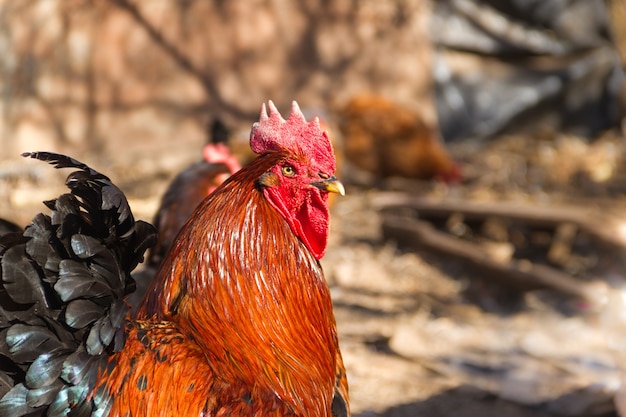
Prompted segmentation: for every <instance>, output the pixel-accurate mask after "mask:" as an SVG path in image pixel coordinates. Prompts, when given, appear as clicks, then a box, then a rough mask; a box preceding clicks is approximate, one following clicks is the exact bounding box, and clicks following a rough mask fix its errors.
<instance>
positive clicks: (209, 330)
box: [143, 160, 338, 415]
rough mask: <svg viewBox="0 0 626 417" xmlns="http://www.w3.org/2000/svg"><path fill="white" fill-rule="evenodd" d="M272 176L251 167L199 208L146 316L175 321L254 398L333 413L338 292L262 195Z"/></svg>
mask: <svg viewBox="0 0 626 417" xmlns="http://www.w3.org/2000/svg"><path fill="white" fill-rule="evenodd" d="M257 161H258V160H257ZM261 162H262V161H261ZM266 170H267V163H266V164H265V165H264V164H262V163H257V165H252V166H249V167H248V168H246V169H244V170H242V171H240V172H239V173H237V174H235V175H234V176H233V177H232V178H231V179H230V180H229V181H228V182H227V183H225V184H224V186H223V187H222V188H221V189H219V190H218V191H217V192H216V193H215V194H213V195H212V196H211V197H209V198H208V199H207V200H205V201H204V202H203V204H201V206H200V207H199V208H198V210H197V211H196V214H195V217H193V219H192V220H191V221H190V222H188V223H187V225H186V226H185V228H184V229H183V231H182V232H181V234H180V235H179V237H178V238H177V240H176V243H175V247H174V250H173V253H171V254H170V255H171V256H170V257H169V258H168V259H167V260H166V261H165V263H164V264H163V265H162V268H161V271H160V273H159V275H158V276H157V277H156V278H155V281H161V284H158V283H154V285H153V286H152V289H151V291H150V293H149V296H148V298H147V302H146V304H145V305H144V308H143V314H144V316H149V315H151V314H156V315H157V317H159V318H160V319H168V320H172V321H174V322H176V323H177V325H178V327H179V328H180V329H181V331H182V332H183V333H184V334H186V335H187V336H189V337H190V338H191V339H193V340H194V341H195V343H197V344H198V345H199V346H200V347H201V349H202V350H203V351H204V352H205V353H206V356H207V358H208V360H209V364H210V366H211V367H212V368H213V369H214V372H215V374H216V375H222V376H224V378H226V380H229V381H239V383H240V384H243V385H244V386H247V387H249V391H250V396H251V398H252V399H253V400H254V399H255V398H258V399H261V398H267V396H268V393H272V395H274V396H275V397H276V398H277V399H280V400H281V401H284V402H286V403H288V404H289V405H290V407H291V408H292V409H293V411H294V412H295V413H296V414H297V415H327V414H329V413H330V408H331V407H330V404H331V401H332V396H333V391H334V381H335V367H336V357H337V345H338V342H337V335H336V330H335V319H334V316H333V312H332V303H331V299H330V293H329V290H328V287H327V285H326V283H325V280H324V276H323V272H322V269H321V267H320V265H319V262H318V261H317V260H316V259H315V258H314V256H313V255H312V254H311V253H310V252H309V250H308V249H307V248H306V246H305V245H304V244H303V243H302V242H301V241H300V240H299V239H298V238H297V237H296V236H295V235H294V234H293V232H292V231H291V229H290V227H289V225H288V224H287V222H286V221H285V219H283V218H282V217H281V216H280V215H279V214H278V212H277V211H276V210H275V209H274V208H273V207H272V206H271V205H270V204H269V203H268V202H267V201H266V200H265V198H264V197H263V194H262V192H261V191H260V190H259V189H257V187H256V183H255V181H256V179H257V178H259V177H260V175H262V173H263V172H265V171H266ZM158 288H162V289H158Z"/></svg>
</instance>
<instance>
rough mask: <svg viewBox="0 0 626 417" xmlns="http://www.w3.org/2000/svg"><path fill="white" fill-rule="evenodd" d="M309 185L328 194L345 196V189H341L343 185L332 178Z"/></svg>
mask: <svg viewBox="0 0 626 417" xmlns="http://www.w3.org/2000/svg"><path fill="white" fill-rule="evenodd" d="M311 185H312V186H314V187H317V188H319V189H320V190H324V191H328V192H329V193H337V194H341V195H346V189H345V188H344V187H343V184H342V183H341V181H339V180H338V179H337V178H336V177H334V176H333V177H330V178H328V179H325V180H322V181H315V182H312V183H311Z"/></svg>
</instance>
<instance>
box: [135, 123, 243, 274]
mask: <svg viewBox="0 0 626 417" xmlns="http://www.w3.org/2000/svg"><path fill="white" fill-rule="evenodd" d="M210 135H211V138H210V142H209V143H207V144H206V145H205V147H204V149H203V151H202V153H203V159H202V160H201V161H199V162H196V163H195V164H193V165H190V166H188V167H187V168H185V169H184V170H183V171H181V172H180V173H179V174H178V175H176V177H175V178H174V179H173V180H172V182H171V183H170V185H169V186H168V188H167V190H166V191H165V193H164V194H163V198H162V199H161V204H160V206H159V208H158V210H157V212H156V214H155V217H154V219H153V224H154V225H155V227H156V228H157V230H158V238H157V243H156V245H155V246H154V247H153V248H152V249H151V250H150V252H149V256H148V262H147V264H148V265H149V266H153V267H156V266H158V265H159V263H160V262H161V259H163V257H164V256H165V254H166V253H167V251H168V249H169V247H170V245H171V244H172V242H173V241H174V238H175V237H176V235H177V234H178V232H179V231H180V229H181V228H182V227H183V225H184V224H185V222H186V221H187V219H189V216H191V213H193V212H194V210H195V209H196V207H198V205H199V204H200V203H201V202H202V200H204V199H205V198H206V197H207V196H208V195H209V194H211V193H212V192H213V191H215V190H216V189H217V187H218V186H219V185H221V184H222V183H223V182H224V181H226V179H227V178H228V177H230V176H231V175H232V174H234V173H235V172H237V171H239V170H240V169H241V165H240V164H239V161H238V160H237V157H236V156H235V155H233V154H232V153H231V151H230V149H229V147H228V136H229V132H228V130H227V128H226V127H225V126H224V124H223V123H222V122H221V121H220V120H219V119H216V120H215V121H214V122H213V124H212V126H211V133H210Z"/></svg>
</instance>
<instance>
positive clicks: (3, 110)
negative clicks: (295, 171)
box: [0, 0, 435, 158]
mask: <svg viewBox="0 0 626 417" xmlns="http://www.w3.org/2000/svg"><path fill="white" fill-rule="evenodd" d="M429 9H430V8H429V6H428V2H425V1H421V0H395V1H378V0H337V1H329V0H307V1H301V2H291V1H286V0H252V1H247V0H246V1H244V0H229V1H224V0H214V1H206V0H108V1H107V0H36V1H24V0H0V56H2V59H1V60H0V92H1V95H0V158H9V157H15V156H16V155H18V154H19V153H20V152H22V151H24V150H33V149H47V150H55V151H60V152H68V153H71V154H72V155H74V156H77V157H80V156H81V155H82V154H84V153H96V154H98V155H111V156H112V157H119V155H120V154H133V153H140V152H142V151H145V150H147V149H150V150H151V151H153V150H157V151H159V150H162V151H166V150H168V149H176V148H179V149H180V146H181V145H186V144H189V145H190V146H192V145H193V146H194V147H195V146H196V144H200V143H202V142H203V141H204V140H206V126H207V124H208V123H209V122H210V121H211V120H212V119H213V118H214V117H220V118H222V119H223V120H225V121H226V122H227V123H231V124H233V123H235V124H236V123H241V124H243V125H246V126H249V124H250V123H251V122H252V121H254V120H255V119H256V118H257V117H258V111H259V108H260V104H261V103H262V102H263V101H267V100H268V99H272V100H274V101H275V102H276V103H277V105H278V106H279V109H281V110H284V111H285V112H286V111H287V110H288V106H289V103H290V101H291V100H292V99H297V100H298V101H299V102H300V104H301V105H302V106H303V107H312V108H321V109H328V108H332V106H335V105H338V104H341V103H342V102H344V101H345V100H346V99H347V98H349V97H350V96H351V95H352V94H354V93H356V92H364V91H367V92H377V93H382V94H384V95H387V96H389V97H391V98H393V99H395V100H398V101H400V102H405V103H407V104H410V105H411V106H413V107H415V108H420V109H421V110H422V112H423V113H424V114H425V115H426V118H427V119H430V120H431V121H434V119H435V116H434V106H433V105H432V104H431V103H432V100H431V99H430V85H431V70H430V62H431V58H430V53H431V51H430V44H429V41H428V40H427V35H426V33H427V23H426V22H427V21H428V14H429Z"/></svg>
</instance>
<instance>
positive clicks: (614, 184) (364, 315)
mask: <svg viewBox="0 0 626 417" xmlns="http://www.w3.org/2000/svg"><path fill="white" fill-rule="evenodd" d="M172 150H173V149H172ZM196 152H197V151H195V150H193V149H189V150H185V151H180V150H178V151H177V152H167V151H165V152H164V151H163V150H160V151H159V153H158V154H157V153H154V154H145V153H144V154H135V155H125V156H123V157H120V159H118V160H116V161H114V162H111V161H103V160H98V159H97V158H96V159H93V160H89V161H85V162H88V163H89V164H90V165H91V166H93V167H95V168H96V169H98V170H100V171H101V172H104V173H106V174H107V175H109V176H110V177H111V178H112V179H114V181H116V183H117V184H118V185H119V186H120V187H121V188H122V189H123V190H124V191H125V192H126V193H127V195H128V196H129V200H130V202H131V206H132V208H133V210H134V212H135V214H136V217H138V218H141V219H146V220H150V219H151V218H152V214H153V212H154V210H155V209H156V206H157V204H158V202H159V199H160V195H161V193H162V192H163V190H164V188H165V186H166V184H167V181H168V180H169V179H170V178H171V177H172V176H173V175H174V174H175V172H177V171H178V170H179V169H181V168H182V167H184V166H185V165H186V164H188V163H189V162H191V161H194V160H196V159H197V155H198V154H197V153H196ZM452 152H453V154H454V155H455V156H456V158H457V159H458V160H459V161H460V162H461V163H462V165H463V172H464V176H465V180H464V182H463V183H462V184H459V185H453V186H448V185H444V184H440V183H431V182H410V181H406V180H399V179H391V180H387V181H378V182H377V186H376V187H371V186H366V185H365V184H364V182H365V181H364V180H363V179H362V177H360V176H359V175H355V174H354V173H353V172H351V171H350V170H349V169H345V170H344V176H345V178H346V181H345V182H346V185H347V187H346V188H347V191H348V194H347V195H346V196H345V197H343V198H340V199H337V200H336V202H335V204H334V206H333V219H332V222H333V223H332V227H333V229H332V237H331V243H330V247H329V249H328V251H327V255H326V256H325V258H324V259H323V260H322V262H323V265H324V268H325V271H326V274H327V278H328V281H329V284H330V286H331V290H332V295H333V297H334V302H335V313H336V317H337V322H338V328H339V333H340V337H341V346H342V351H343V354H344V359H345V362H346V366H347V370H348V375H349V381H350V390H351V406H352V411H353V414H354V415H356V416H361V417H366V416H367V417H370V416H372V417H373V416H386V417H392V416H393V417H396V416H398V417H400V416H430V417H433V416H435V417H436V416H459V417H470V416H483V417H490V416H493V417H495V416H510V417H525V416H545V417H547V416H614V415H616V414H615V409H614V405H613V402H612V397H613V395H614V393H615V392H616V390H617V389H618V387H619V384H620V378H621V374H622V371H623V370H624V366H623V364H624V361H623V360H621V357H620V353H621V352H622V351H623V349H622V346H623V344H624V343H626V337H625V336H626V327H625V326H626V315H625V311H626V310H624V309H623V308H622V293H621V291H620V290H619V289H620V288H621V287H622V286H623V285H624V275H625V274H624V272H625V270H624V269H621V267H622V261H623V260H622V259H621V256H620V254H619V252H618V253H617V254H616V255H611V256H609V257H608V260H607V256H603V257H600V255H602V253H599V252H601V251H602V249H600V248H597V249H596V250H594V247H591V249H590V250H589V251H588V253H587V254H586V257H585V258H584V259H585V260H586V262H590V263H593V262H595V263H596V264H597V263H598V261H597V260H598V259H600V258H602V259H603V265H602V267H601V268H600V267H597V268H595V269H594V268H588V270H591V271H593V273H594V275H593V276H585V274H583V273H573V274H572V275H573V276H575V277H576V279H580V280H581V285H582V282H584V281H587V282H590V281H594V282H596V283H598V285H599V287H598V288H599V292H598V297H597V303H591V304H590V303H584V302H581V301H580V300H576V299H573V298H572V297H570V296H567V295H564V294H561V293H559V292H558V291H551V290H538V291H527V292H524V293H520V292H516V291H515V290H513V289H511V288H510V287H509V286H508V285H507V283H506V279H503V280H501V281H500V282H498V281H493V280H491V281H487V280H484V279H483V277H481V275H480V274H479V273H476V272H472V271H470V270H468V269H467V268H466V266H465V265H464V264H463V263H462V262H460V261H458V260H456V259H449V258H446V257H442V256H440V255H436V254H432V253H428V252H422V251H415V250H413V249H411V248H404V247H399V246H398V245H397V244H396V242H395V241H394V240H393V239H390V238H387V237H385V236H383V233H382V231H381V222H382V214H381V212H380V210H378V209H377V206H376V199H377V197H378V196H380V193H381V191H383V190H396V191H397V190H400V191H402V192H406V193H408V194H410V195H419V196H427V197H431V198H434V199H441V200H445V201H449V202H457V203H458V204H459V206H463V205H464V204H465V203H467V202H468V201H471V202H484V203H488V202H503V201H506V202H512V203H515V204H518V205H519V206H520V207H525V206H528V207H531V206H547V207H549V206H554V205H565V206H568V207H583V208H585V209H588V210H589V211H590V213H591V214H590V216H591V218H594V219H597V220H598V222H605V221H607V222H608V221H609V219H610V220H611V221H615V222H616V223H615V224H618V225H620V224H626V223H620V222H622V220H624V221H626V218H625V217H626V216H625V212H624V210H623V208H624V207H626V199H625V198H624V191H626V170H624V169H623V168H622V165H623V160H624V153H625V152H624V141H623V138H622V137H621V136H620V135H616V134H607V135H606V136H605V137H603V138H600V139H598V140H596V141H594V142H592V143H587V142H586V141H584V140H581V139H579V138H576V137H570V136H562V135H547V136H546V137H545V138H533V139H530V138H528V137H506V138H500V139H498V140H494V141H492V142H490V143H486V144H481V145H478V144H473V145H457V146H456V147H453V148H452ZM0 173H1V175H0V195H1V196H3V198H2V199H1V200H0V213H1V216H2V217H5V218H9V219H13V220H14V221H16V222H19V223H22V224H25V223H26V222H27V220H28V219H29V218H31V217H32V215H33V214H34V213H35V212H37V211H41V209H42V206H41V204H40V202H41V201H42V200H45V199H49V198H52V197H55V196H56V195H57V194H58V193H59V192H61V191H63V185H62V184H63V179H64V177H65V175H67V171H66V170H64V171H62V172H55V171H54V170H52V169H51V168H49V167H48V166H46V165H45V164H37V163H35V162H32V161H28V162H26V161H21V160H17V159H16V160H10V161H4V162H2V163H0ZM594 213H595V214H594ZM620 231H621V229H620V228H619V227H616V230H615V233H616V234H618V233H619V232H620ZM594 260H595V261H594ZM607 262H608V264H607ZM596 266H597V265H596ZM585 270H587V269H585ZM583 272H584V271H583Z"/></svg>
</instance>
